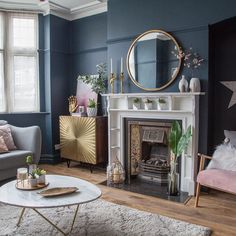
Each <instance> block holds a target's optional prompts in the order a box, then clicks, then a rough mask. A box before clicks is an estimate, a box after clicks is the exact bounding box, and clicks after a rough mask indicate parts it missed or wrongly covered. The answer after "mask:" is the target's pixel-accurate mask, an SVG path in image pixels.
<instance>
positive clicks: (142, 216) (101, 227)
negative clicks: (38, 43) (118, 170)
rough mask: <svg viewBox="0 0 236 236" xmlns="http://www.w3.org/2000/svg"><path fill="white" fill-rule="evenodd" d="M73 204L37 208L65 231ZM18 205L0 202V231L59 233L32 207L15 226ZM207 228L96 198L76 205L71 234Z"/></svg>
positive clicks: (181, 233) (187, 233)
mask: <svg viewBox="0 0 236 236" xmlns="http://www.w3.org/2000/svg"><path fill="white" fill-rule="evenodd" d="M74 209H75V207H74V206H73V207H70V208H68V207H65V208H54V209H39V211H40V212H42V213H43V214H44V215H45V216H47V217H48V218H49V219H50V220H52V222H54V223H56V224H57V225H58V226H59V227H60V228H61V229H62V230H64V231H66V232H68V231H69V229H70V225H71V222H72V218H73V213H74ZM19 214H20V208H17V207H12V206H6V205H3V204H0V235H1V236H3V235H5V236H10V235H14V236H21V235H30V236H32V235H33V236H38V235H40V236H53V235H61V234H60V233H59V232H58V231H57V230H56V229H54V228H53V227H52V226H51V225H50V224H48V222H46V221H45V220H44V219H43V218H42V217H41V216H39V215H38V214H37V213H35V212H33V211H32V210H26V212H25V215H24V217H23V221H22V222H21V225H20V226H19V227H17V226H16V223H17V220H18V218H19ZM210 232H211V231H210V229H209V228H206V227H203V226H198V225H194V224H189V223H187V222H183V221H178V220H174V219H171V218H168V217H164V216H160V215H157V214H151V213H148V212H143V211H138V210H135V209H132V208H129V207H124V206H121V205H117V204H113V203H109V202H106V201H103V200H97V201H94V202H91V203H87V204H84V205H81V206H80V209H79V213H78V215H77V218H76V221H75V225H74V229H73V231H72V233H71V234H70V235H73V236H77V235H79V236H85V235H86V236H90V235H91V236H95V235H96V236H125V235H126V236H135V235H140V236H145V235H146V236H154V235H155V236H158V235H161V236H172V235H173V236H195V235H196V236H203V235H204V236H205V235H210Z"/></svg>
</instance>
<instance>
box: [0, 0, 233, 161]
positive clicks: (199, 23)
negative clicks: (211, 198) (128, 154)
mask: <svg viewBox="0 0 236 236" xmlns="http://www.w3.org/2000/svg"><path fill="white" fill-rule="evenodd" d="M235 15H236V1H235V0H227V2H226V1H222V0H207V1H203V0H200V1H189V0H181V1H176V0H109V1H108V12H107V13H102V14H98V15H95V16H91V17H86V18H82V19H79V20H75V21H71V22H69V21H67V20H64V19H61V18H59V17H56V16H52V15H48V16H45V17H43V16H40V18H39V19H40V20H39V23H40V47H39V49H40V50H39V58H40V101H41V111H43V112H46V113H41V114H17V115H16V114H6V115H0V119H6V120H8V121H9V122H10V123H12V124H15V125H19V126H28V125H39V126H40V127H41V129H42V132H43V154H46V155H48V156H52V157H53V156H55V154H57V153H55V151H54V144H56V143H58V142H59V124H58V117H59V115H63V114H68V111H67V108H68V103H67V98H68V96H69V95H71V94H75V92H76V78H77V76H78V74H95V73H96V65H97V64H98V63H100V62H106V61H107V62H108V68H109V59H110V58H111V57H112V59H113V63H114V65H113V68H114V70H115V71H116V72H118V71H120V58H121V57H123V58H126V55H127V52H128V49H129V47H130V45H131V42H132V41H133V40H134V38H135V37H136V36H137V35H139V34H141V33H143V32H144V31H147V30H150V29H162V30H165V31H167V32H169V33H171V34H172V35H173V36H174V37H175V38H176V39H177V41H178V42H179V44H180V45H181V46H182V47H183V48H185V49H186V48H189V47H193V49H194V51H197V52H198V53H199V54H200V55H201V56H202V57H204V58H205V59H206V63H205V64H204V65H203V66H202V67H201V68H200V70H199V71H198V73H197V74H195V76H197V77H199V78H200V79H201V84H202V90H203V91H204V92H206V95H205V96H202V97H201V104H200V111H201V117H200V140H199V141H200V150H199V151H201V152H206V150H207V135H208V133H207V120H208V93H207V91H208V33H209V32H208V25H209V24H213V23H216V22H219V21H221V20H224V19H227V18H230V17H233V16H235ZM181 74H185V75H186V76H188V75H190V72H188V71H187V70H186V69H183V70H182V71H181V73H180V75H181ZM117 75H118V73H117ZM179 78H180V76H179V77H178V78H177V80H176V81H175V82H174V83H173V84H172V85H171V86H169V87H168V88H167V89H165V90H164V91H178V82H179ZM116 91H119V85H118V84H117V86H116ZM125 92H143V91H142V90H140V89H138V88H137V87H135V86H134V85H133V84H132V82H131V81H130V80H129V79H128V75H127V71H126V70H125Z"/></svg>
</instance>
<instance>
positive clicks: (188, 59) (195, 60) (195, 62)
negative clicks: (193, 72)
mask: <svg viewBox="0 0 236 236" xmlns="http://www.w3.org/2000/svg"><path fill="white" fill-rule="evenodd" d="M183 60H184V66H185V67H187V68H189V69H198V68H199V67H200V66H201V65H202V63H203V62H204V59H203V58H201V56H200V55H199V54H198V53H197V52H193V49H192V48H189V50H188V51H186V52H184V53H183Z"/></svg>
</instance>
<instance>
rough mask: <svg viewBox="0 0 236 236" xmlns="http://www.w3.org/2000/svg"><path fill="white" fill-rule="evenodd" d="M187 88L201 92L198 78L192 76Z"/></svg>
mask: <svg viewBox="0 0 236 236" xmlns="http://www.w3.org/2000/svg"><path fill="white" fill-rule="evenodd" d="M189 89H190V92H192V93H198V92H201V84H200V80H199V79H198V78H192V79H191V80H190V83H189Z"/></svg>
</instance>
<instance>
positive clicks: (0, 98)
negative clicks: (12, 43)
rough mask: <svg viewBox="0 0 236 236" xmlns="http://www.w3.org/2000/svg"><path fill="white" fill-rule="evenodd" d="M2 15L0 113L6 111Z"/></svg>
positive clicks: (1, 16) (1, 21)
mask: <svg viewBox="0 0 236 236" xmlns="http://www.w3.org/2000/svg"><path fill="white" fill-rule="evenodd" d="M4 28H5V23H4V13H2V12H0V112H4V111H6V102H5V83H4V60H3V55H4V36H5V34H4Z"/></svg>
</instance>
